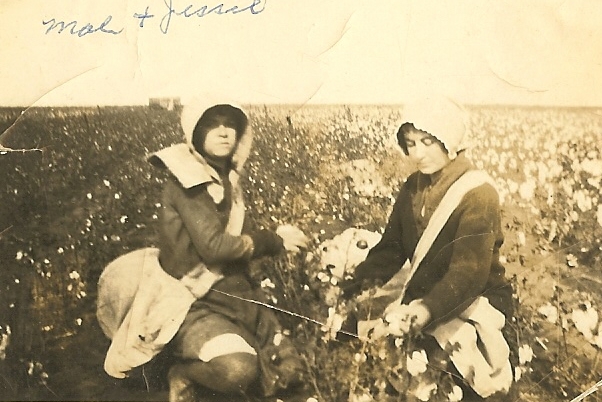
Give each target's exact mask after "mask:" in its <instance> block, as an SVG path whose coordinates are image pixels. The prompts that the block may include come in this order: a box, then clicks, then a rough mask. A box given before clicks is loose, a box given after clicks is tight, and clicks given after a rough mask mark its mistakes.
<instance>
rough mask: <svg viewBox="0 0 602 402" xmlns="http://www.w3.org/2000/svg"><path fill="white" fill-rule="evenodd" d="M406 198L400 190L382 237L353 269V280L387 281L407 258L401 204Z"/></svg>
mask: <svg viewBox="0 0 602 402" xmlns="http://www.w3.org/2000/svg"><path fill="white" fill-rule="evenodd" d="M405 196H407V195H406V194H405V191H404V189H403V188H402V190H401V192H400V194H399V196H398V197H397V200H396V201H395V204H394V205H393V211H392V212H391V215H390V216H389V221H388V223H387V226H385V231H384V233H383V236H382V238H381V240H380V242H378V244H376V246H374V247H373V248H372V249H371V250H370V251H369V252H368V256H367V257H366V259H365V260H364V261H363V262H362V263H360V264H359V265H358V266H357V267H356V269H355V278H356V280H358V281H361V280H364V279H379V280H382V281H388V280H389V279H391V277H392V276H393V275H395V273H396V272H397V271H399V269H400V268H401V266H402V265H403V264H404V262H405V261H406V260H407V258H408V256H407V254H406V252H405V250H404V248H403V245H402V241H401V239H402V225H401V204H402V199H403V197H405Z"/></svg>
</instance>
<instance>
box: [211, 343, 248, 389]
mask: <svg viewBox="0 0 602 402" xmlns="http://www.w3.org/2000/svg"><path fill="white" fill-rule="evenodd" d="M207 364H209V365H211V366H212V371H214V372H215V374H216V378H215V380H216V383H215V384H216V385H218V386H219V388H221V389H220V390H219V391H221V392H226V393H236V392H241V391H244V390H245V389H247V387H248V386H249V385H251V383H253V382H254V381H255V380H256V379H257V376H258V374H259V364H258V360H257V356H256V355H252V354H250V353H233V354H229V355H224V356H219V357H216V358H214V359H213V360H211V361H210V362H208V363H207Z"/></svg>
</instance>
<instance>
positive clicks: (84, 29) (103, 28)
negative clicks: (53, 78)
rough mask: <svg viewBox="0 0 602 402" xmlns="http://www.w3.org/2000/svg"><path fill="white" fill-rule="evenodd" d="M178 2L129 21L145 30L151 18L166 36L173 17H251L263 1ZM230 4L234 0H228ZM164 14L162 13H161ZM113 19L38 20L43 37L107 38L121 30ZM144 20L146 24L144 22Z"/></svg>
mask: <svg viewBox="0 0 602 402" xmlns="http://www.w3.org/2000/svg"><path fill="white" fill-rule="evenodd" d="M177 1H178V0H163V4H164V5H165V7H164V8H163V10H162V11H161V12H160V14H161V15H160V16H159V17H160V19H159V18H157V16H156V15H155V14H154V13H153V12H152V10H151V6H146V7H145V9H144V11H142V12H136V13H134V14H133V15H132V17H133V18H135V19H136V20H138V26H139V27H140V28H145V27H146V26H147V25H145V22H150V21H151V20H153V21H154V19H155V18H157V19H156V21H157V25H158V27H159V29H160V30H161V32H162V33H164V34H167V33H168V32H169V28H170V26H171V25H172V24H173V22H174V21H175V20H176V19H177V18H179V17H180V18H181V17H184V18H190V17H199V18H200V17H205V16H208V15H210V14H213V15H216V16H221V15H234V14H241V13H244V12H246V13H248V14H251V15H257V14H261V13H262V12H264V11H265V7H266V2H267V0H246V3H245V5H233V4H228V3H226V2H223V3H219V4H213V5H209V4H202V5H199V4H188V5H180V4H175V3H176V2H177ZM230 1H232V2H233V1H234V0H230ZM244 1H245V0H238V1H237V2H238V3H239V4H240V3H241V2H244ZM163 12H164V13H163ZM112 19H113V16H111V15H109V16H108V17H107V18H105V20H104V21H103V22H101V23H100V24H98V25H97V26H95V25H93V24H92V23H90V22H87V23H85V24H83V25H82V24H80V23H79V22H78V21H76V20H73V21H70V22H65V20H57V19H56V18H50V19H48V20H46V21H42V25H44V26H45V27H46V34H49V33H57V34H60V33H63V31H65V30H66V31H67V33H70V34H71V35H76V36H78V37H80V38H81V37H82V36H86V35H90V34H94V33H98V32H100V33H105V34H111V35H118V34H120V33H122V32H123V30H124V28H121V29H119V30H116V29H112V28H111V27H109V25H110V24H111V20H112ZM147 20H148V21H147Z"/></svg>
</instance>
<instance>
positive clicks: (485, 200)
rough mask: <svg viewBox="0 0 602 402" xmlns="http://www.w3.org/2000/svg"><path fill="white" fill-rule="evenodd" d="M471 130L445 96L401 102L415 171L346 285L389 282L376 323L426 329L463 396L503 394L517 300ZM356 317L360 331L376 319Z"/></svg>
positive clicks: (392, 329) (428, 346)
mask: <svg viewBox="0 0 602 402" xmlns="http://www.w3.org/2000/svg"><path fill="white" fill-rule="evenodd" d="M466 132H467V121H466V112H465V110H464V109H463V108H462V106H460V105H458V104H457V103H455V102H454V101H452V100H450V99H448V98H445V97H441V96H432V97H429V98H424V99H421V100H418V101H416V102H412V103H408V104H406V105H404V109H403V111H402V120H401V125H400V127H399V130H398V131H397V140H398V144H399V146H400V147H401V149H402V150H403V152H404V154H405V155H407V157H408V158H409V160H410V161H411V162H412V163H413V164H415V166H416V168H417V171H416V172H415V173H413V174H411V175H410V176H409V177H408V178H407V180H406V181H405V182H404V183H403V185H402V187H401V189H400V191H399V194H398V196H397V199H396V202H395V204H394V206H393V211H392V213H391V215H390V217H389V222H388V224H387V226H386V228H385V232H384V234H383V236H382V240H381V241H380V243H378V244H377V245H376V246H375V247H374V248H373V249H371V250H370V253H369V254H368V256H367V258H366V260H365V261H364V262H362V263H361V264H360V265H359V266H358V267H357V268H356V271H355V275H356V277H355V279H354V280H353V281H352V282H350V283H347V284H345V285H344V291H345V293H346V294H347V295H353V294H354V293H356V292H357V291H359V289H361V288H362V287H364V288H365V287H366V286H367V285H368V286H369V285H370V284H372V283H375V282H376V281H382V282H385V285H384V286H382V287H380V288H378V289H377V292H376V296H377V297H382V300H384V302H383V303H382V304H381V305H382V307H381V312H382V315H381V317H382V319H381V320H380V321H378V320H377V322H380V323H381V324H382V325H384V326H385V327H386V329H385V333H389V334H394V335H398V336H399V335H401V334H402V333H406V332H421V333H422V334H424V335H425V337H424V338H423V339H424V345H423V347H424V349H425V350H426V351H427V355H428V354H430V353H434V352H435V351H441V350H453V352H452V353H451V354H450V355H449V358H450V361H451V362H452V363H453V364H452V366H451V367H450V368H448V370H450V371H452V372H454V373H456V374H457V377H456V378H457V382H458V385H459V386H461V388H462V390H463V392H464V395H465V397H464V399H463V400H471V401H472V400H493V398H498V397H501V398H502V399H501V400H506V399H504V398H507V397H508V395H507V393H508V392H509V390H510V388H511V384H512V368H511V365H510V363H509V347H508V343H507V342H506V339H505V338H504V336H503V333H502V328H503V327H504V325H505V324H506V323H508V322H510V320H511V318H512V315H513V305H512V289H511V287H510V285H509V282H508V281H507V280H506V278H505V269H504V267H503V266H502V264H501V263H500V262H499V249H500V246H501V245H502V243H503V239H504V237H503V234H502V227H501V213H500V204H499V197H498V194H497V191H496V189H495V187H494V186H493V184H492V180H491V178H490V177H489V176H488V175H487V174H486V173H485V172H482V171H479V170H477V169H476V168H475V167H474V166H473V165H472V163H471V162H470V161H469V160H468V159H467V158H466V155H465V152H464V150H465V149H466V146H465V140H466V138H465V137H466ZM359 318H360V319H359V325H358V332H359V333H360V335H361V334H362V331H364V332H365V333H369V332H366V331H367V330H366V328H372V329H373V326H374V325H377V324H370V323H372V321H370V323H369V322H368V321H362V320H361V313H360V317H359ZM381 324H378V325H381ZM370 325H372V327H371V326H370ZM362 328H363V329H362ZM380 332H381V333H382V332H383V331H382V328H381V331H380ZM477 339H478V342H479V347H477ZM452 345H453V346H458V345H459V347H458V348H457V350H455V349H454V347H451V346H452ZM482 345H485V349H486V352H485V353H481V350H482V348H481V346H482ZM400 391H401V390H400Z"/></svg>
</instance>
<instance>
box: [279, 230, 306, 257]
mask: <svg viewBox="0 0 602 402" xmlns="http://www.w3.org/2000/svg"><path fill="white" fill-rule="evenodd" d="M276 234H277V235H278V236H280V237H282V240H283V245H284V248H285V249H286V251H292V252H294V253H298V252H299V249H301V248H307V244H308V243H309V238H308V237H307V236H305V234H304V233H303V232H302V231H301V229H299V228H297V227H295V226H293V225H281V226H278V229H276Z"/></svg>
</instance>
